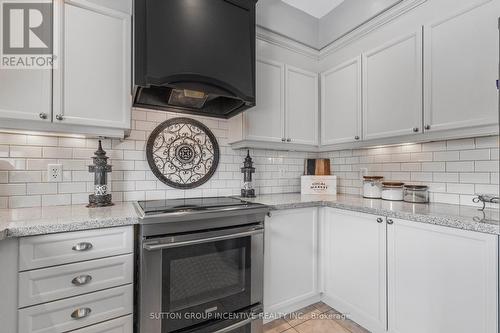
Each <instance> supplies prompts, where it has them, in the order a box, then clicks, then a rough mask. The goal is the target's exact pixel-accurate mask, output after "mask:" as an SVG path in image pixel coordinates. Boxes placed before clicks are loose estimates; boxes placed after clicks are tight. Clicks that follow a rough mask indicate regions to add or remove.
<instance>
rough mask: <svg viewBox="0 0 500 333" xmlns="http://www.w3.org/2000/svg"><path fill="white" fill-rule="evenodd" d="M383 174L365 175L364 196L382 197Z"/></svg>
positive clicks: (371, 197)
mask: <svg viewBox="0 0 500 333" xmlns="http://www.w3.org/2000/svg"><path fill="white" fill-rule="evenodd" d="M382 179H384V177H382V176H363V197H364V198H369V199H380V198H381V197H382Z"/></svg>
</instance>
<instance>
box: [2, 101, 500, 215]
mask: <svg viewBox="0 0 500 333" xmlns="http://www.w3.org/2000/svg"><path fill="white" fill-rule="evenodd" d="M178 116H179V115H177V114H171V113H165V112H162V111H160V112H157V111H145V110H141V109H134V110H132V119H133V121H132V127H133V128H132V130H131V131H130V136H129V137H127V138H126V139H125V140H110V139H104V140H102V145H103V148H104V149H105V150H106V152H107V156H108V157H110V160H109V162H110V164H111V165H112V166H113V172H112V173H111V174H110V175H109V180H110V181H109V184H110V188H111V191H112V194H113V200H114V201H122V200H127V201H129V200H142V199H165V198H167V199H169V198H179V197H181V198H182V197H193V196H221V195H238V194H239V193H240V187H241V183H242V174H241V172H240V168H241V166H242V162H243V159H244V156H245V155H246V150H238V151H235V150H233V149H231V147H230V146H229V144H228V143H227V141H228V140H227V134H228V122H227V120H219V119H213V118H204V117H193V118H195V119H198V120H200V121H202V122H203V123H204V124H206V125H207V126H208V127H209V128H210V129H211V130H212V131H213V132H214V134H215V135H216V137H217V139H218V142H219V146H220V147H219V148H220V152H221V156H220V163H219V167H218V169H217V171H216V172H215V174H214V176H213V177H212V178H211V179H210V180H209V181H208V182H207V183H205V184H203V185H202V186H200V187H198V188H196V189H192V190H178V189H173V188H171V187H169V186H167V185H165V184H164V183H162V182H161V181H159V180H158V179H157V178H156V176H154V174H153V173H152V172H151V170H150V168H149V165H148V163H147V161H146V157H145V152H144V151H145V145H146V140H147V138H148V135H149V133H150V131H151V130H152V129H153V128H155V127H156V126H157V125H158V124H159V123H161V122H163V121H164V120H166V119H168V118H172V117H178ZM96 149H97V140H96V139H82V138H63V137H49V136H31V135H18V134H3V133H0V207H3V208H5V207H7V206H8V207H29V206H40V205H60V204H77V205H82V204H86V203H87V202H88V194H89V193H91V192H92V191H93V175H92V174H91V173H89V172H88V165H90V164H91V163H92V159H91V157H92V156H93V154H94V151H95V150H96ZM250 154H251V156H252V158H253V160H254V163H255V167H256V169H257V171H256V173H255V174H254V180H255V185H256V191H257V193H260V194H265V193H283V192H298V191H300V176H301V174H302V172H303V164H304V158H307V157H311V158H314V157H326V158H330V159H331V163H332V166H331V167H332V171H333V173H334V174H336V175H337V177H338V184H339V186H338V191H339V192H340V193H348V194H357V195H359V194H360V193H361V188H362V180H361V176H360V168H362V167H363V168H367V169H368V171H369V174H372V175H381V176H384V177H385V180H399V181H403V182H408V183H419V184H420V183H421V184H428V185H429V186H430V190H431V194H432V195H431V199H432V201H438V202H448V203H463V204H472V203H471V202H470V201H471V198H472V195H473V194H474V193H475V192H477V191H479V190H481V191H486V190H488V191H491V190H492V189H493V187H495V186H496V187H498V174H499V167H498V136H493V137H485V138H475V139H464V140H452V141H437V142H429V143H423V144H420V143H419V144H405V145H399V146H389V147H380V148H363V149H346V150H340V151H332V152H326V153H321V154H315V153H303V152H295V151H290V152H285V151H271V150H265V149H251V150H250ZM490 159H491V160H490ZM49 163H60V164H62V166H63V182H61V183H47V182H46V169H47V168H46V167H47V164H49ZM483 185H484V186H483ZM471 186H472V187H471ZM471 189H472V190H471ZM471 192H472V193H471Z"/></svg>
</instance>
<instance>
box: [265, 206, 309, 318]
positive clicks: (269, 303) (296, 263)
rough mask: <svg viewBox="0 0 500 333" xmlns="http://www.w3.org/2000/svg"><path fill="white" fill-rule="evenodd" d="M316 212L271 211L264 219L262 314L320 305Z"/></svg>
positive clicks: (307, 210)
mask: <svg viewBox="0 0 500 333" xmlns="http://www.w3.org/2000/svg"><path fill="white" fill-rule="evenodd" d="M317 211H318V210H317V208H304V209H291V210H282V211H273V212H271V214H272V215H271V217H267V218H266V221H265V245H264V312H267V313H276V312H287V313H288V312H291V311H295V310H298V309H300V308H302V307H304V306H307V305H310V304H312V303H314V302H317V301H319V292H318V288H317V267H318V263H317V249H318V248H317V246H318V242H317V224H318V221H317Z"/></svg>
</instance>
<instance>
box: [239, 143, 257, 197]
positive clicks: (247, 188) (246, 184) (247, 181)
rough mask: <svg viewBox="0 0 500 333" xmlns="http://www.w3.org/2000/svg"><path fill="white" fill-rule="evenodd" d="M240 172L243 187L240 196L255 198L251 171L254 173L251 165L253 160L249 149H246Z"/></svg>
mask: <svg viewBox="0 0 500 333" xmlns="http://www.w3.org/2000/svg"><path fill="white" fill-rule="evenodd" d="M241 173H243V188H242V189H241V196H242V197H243V198H255V189H254V188H253V183H252V173H255V168H254V167H253V161H252V158H251V157H250V151H249V150H247V156H246V157H245V161H244V162H243V168H241Z"/></svg>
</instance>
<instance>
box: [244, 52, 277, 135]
mask: <svg viewBox="0 0 500 333" xmlns="http://www.w3.org/2000/svg"><path fill="white" fill-rule="evenodd" d="M255 76H256V89H257V92H256V104H257V105H256V106H255V107H254V108H252V109H250V110H248V111H245V113H244V114H243V117H244V119H245V131H246V138H247V139H248V140H257V141H269V142H281V140H282V139H283V138H284V137H285V65H284V64H282V63H278V62H274V61H269V60H257V66H256V73H255Z"/></svg>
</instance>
